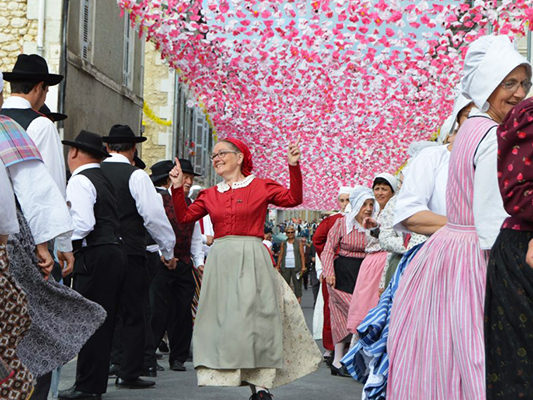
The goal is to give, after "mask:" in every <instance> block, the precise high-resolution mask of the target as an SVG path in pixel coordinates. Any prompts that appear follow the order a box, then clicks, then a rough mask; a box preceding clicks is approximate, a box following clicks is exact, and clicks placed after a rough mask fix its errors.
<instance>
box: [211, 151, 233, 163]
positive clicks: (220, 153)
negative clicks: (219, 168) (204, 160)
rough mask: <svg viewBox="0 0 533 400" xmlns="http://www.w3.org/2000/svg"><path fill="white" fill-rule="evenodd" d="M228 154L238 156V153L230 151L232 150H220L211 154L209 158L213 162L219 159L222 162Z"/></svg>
mask: <svg viewBox="0 0 533 400" xmlns="http://www.w3.org/2000/svg"><path fill="white" fill-rule="evenodd" d="M230 153H233V154H238V153H239V152H238V151H232V150H220V151H219V152H218V153H213V154H211V155H210V156H209V157H210V158H211V160H213V161H214V160H215V158H217V157H219V158H220V159H221V160H223V159H224V158H226V156H227V155H228V154H230Z"/></svg>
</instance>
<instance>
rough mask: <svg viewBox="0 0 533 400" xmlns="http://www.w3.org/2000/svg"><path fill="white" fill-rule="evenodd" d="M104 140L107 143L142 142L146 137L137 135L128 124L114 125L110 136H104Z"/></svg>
mask: <svg viewBox="0 0 533 400" xmlns="http://www.w3.org/2000/svg"><path fill="white" fill-rule="evenodd" d="M102 140H103V141H104V142H106V143H141V142H144V141H145V140H146V138H145V137H143V136H135V133H133V131H132V130H131V128H130V127H129V126H128V125H113V126H112V127H111V129H110V131H109V136H104V137H103V138H102Z"/></svg>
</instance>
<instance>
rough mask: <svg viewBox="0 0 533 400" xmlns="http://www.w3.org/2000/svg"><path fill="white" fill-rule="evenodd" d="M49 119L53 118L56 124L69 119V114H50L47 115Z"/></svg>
mask: <svg viewBox="0 0 533 400" xmlns="http://www.w3.org/2000/svg"><path fill="white" fill-rule="evenodd" d="M45 115H46V116H47V117H48V118H51V119H53V120H54V122H58V121H64V120H66V119H67V118H68V115H67V114H61V113H48V114H45Z"/></svg>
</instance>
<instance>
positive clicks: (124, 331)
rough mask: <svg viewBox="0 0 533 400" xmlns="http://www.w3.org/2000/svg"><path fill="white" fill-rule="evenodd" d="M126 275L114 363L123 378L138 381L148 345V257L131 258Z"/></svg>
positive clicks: (113, 355)
mask: <svg viewBox="0 0 533 400" xmlns="http://www.w3.org/2000/svg"><path fill="white" fill-rule="evenodd" d="M124 275H125V279H124V288H123V290H122V295H121V299H120V307H119V317H118V322H117V326H116V328H115V335H114V339H113V350H112V352H111V362H112V363H113V364H120V370H119V372H118V376H119V377H120V378H122V379H125V380H135V379H137V378H138V377H139V376H141V374H142V372H143V363H144V362H143V361H144V347H145V341H146V337H145V336H146V326H145V324H146V319H147V315H146V314H147V306H146V305H147V303H148V287H149V285H148V279H149V278H148V270H147V261H146V254H142V255H140V254H139V255H137V254H128V256H127V259H126V273H125V274H124ZM108 368H109V366H108Z"/></svg>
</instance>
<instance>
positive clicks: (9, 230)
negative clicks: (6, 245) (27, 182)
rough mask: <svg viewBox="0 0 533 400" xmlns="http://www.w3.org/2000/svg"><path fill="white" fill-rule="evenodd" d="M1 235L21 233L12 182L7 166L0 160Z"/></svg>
mask: <svg viewBox="0 0 533 400" xmlns="http://www.w3.org/2000/svg"><path fill="white" fill-rule="evenodd" d="M0 188H2V190H0V216H1V217H0V235H12V234H15V233H18V232H19V223H18V220H17V207H16V205H15V195H14V194H13V188H12V187H11V181H10V180H9V176H7V171H6V166H5V165H4V163H3V162H2V160H0Z"/></svg>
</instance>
